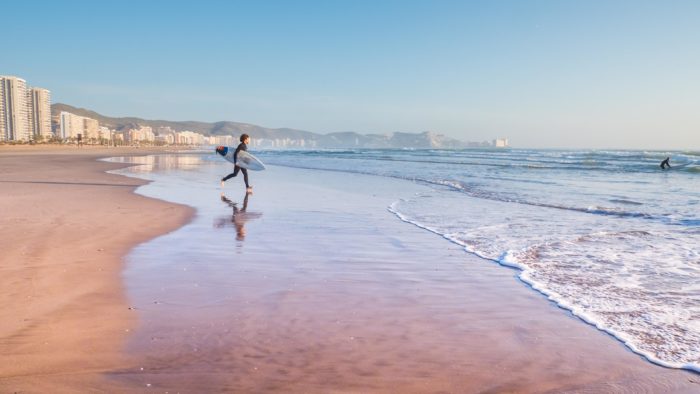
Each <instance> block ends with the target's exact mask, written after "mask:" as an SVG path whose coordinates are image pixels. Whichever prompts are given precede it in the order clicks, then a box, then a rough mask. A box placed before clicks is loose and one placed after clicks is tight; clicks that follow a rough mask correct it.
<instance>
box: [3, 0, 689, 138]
mask: <svg viewBox="0 0 700 394" xmlns="http://www.w3.org/2000/svg"><path fill="white" fill-rule="evenodd" d="M102 3H103V2H87V1H85V2H82V1H61V2H49V1H46V2H43V3H42V4H37V3H36V2H19V1H13V2H9V3H6V4H3V6H2V12H3V13H7V15H12V16H13V17H11V18H9V20H10V22H9V24H6V23H5V21H7V20H8V19H4V22H3V25H4V26H3V29H2V30H3V32H4V33H5V34H6V35H7V34H9V39H5V40H3V43H2V46H0V47H1V48H2V49H0V74H6V75H7V74H9V75H17V76H20V77H22V78H24V79H26V80H27V82H28V83H29V84H30V85H33V86H40V87H45V88H48V89H50V90H51V91H52V95H53V101H54V102H63V103H67V104H71V105H75V106H80V107H85V108H90V109H93V110H95V111H97V112H100V113H103V114H105V115H111V116H138V117H142V118H148V119H168V120H201V121H218V120H232V121H239V122H247V123H254V124H259V125H262V126H267V127H293V128H299V129H304V130H310V131H315V132H320V133H326V132H335V131H349V130H351V131H357V132H361V133H387V132H392V131H408V132H419V131H424V130H432V131H436V132H439V133H443V134H447V135H449V136H453V137H456V138H460V139H464V140H475V141H481V140H490V139H492V138H495V137H499V136H505V137H509V138H510V140H511V143H512V144H513V145H515V146H519V147H573V148H648V149H666V148H675V149H698V148H700V50H699V49H700V27H699V26H700V23H698V21H700V2H698V1H687V2H686V1H666V2H661V1H658V2H646V1H524V0H523V1H481V2H469V1H456V2H453V1H437V0H436V1H381V2H380V1H367V2H364V1H315V2H312V1H259V2H250V1H247V2H229V1H221V2H219V1H199V2H194V1H192V2H173V1H168V2H166V1H148V2H143V3H142V4H141V3H139V2H129V1H120V2H104V4H102Z"/></svg>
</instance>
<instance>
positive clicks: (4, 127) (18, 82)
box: [0, 76, 32, 141]
mask: <svg viewBox="0 0 700 394" xmlns="http://www.w3.org/2000/svg"><path fill="white" fill-rule="evenodd" d="M27 99H28V94H27V82H26V81H25V80H24V79H22V78H17V77H12V76H0V141H28V140H29V139H30V138H31V135H32V134H31V131H30V125H29V114H28V113H27V111H28V109H29V107H28V103H27Z"/></svg>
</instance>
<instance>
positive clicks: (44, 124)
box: [28, 88, 53, 138]
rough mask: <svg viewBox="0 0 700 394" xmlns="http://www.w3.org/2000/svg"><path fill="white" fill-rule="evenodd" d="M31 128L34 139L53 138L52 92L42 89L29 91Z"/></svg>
mask: <svg viewBox="0 0 700 394" xmlns="http://www.w3.org/2000/svg"><path fill="white" fill-rule="evenodd" d="M28 105H29V128H30V132H31V134H32V136H33V137H34V138H38V137H43V138H51V137H53V132H51V92H49V91H48V90H47V89H42V88H31V89H30V90H29V103H28Z"/></svg>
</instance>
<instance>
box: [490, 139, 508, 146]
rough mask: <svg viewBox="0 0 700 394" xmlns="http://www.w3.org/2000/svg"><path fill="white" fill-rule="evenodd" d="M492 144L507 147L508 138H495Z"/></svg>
mask: <svg viewBox="0 0 700 394" xmlns="http://www.w3.org/2000/svg"><path fill="white" fill-rule="evenodd" d="M492 145H493V146H494V147H496V148H507V147H508V138H496V139H495V140H493V142H492Z"/></svg>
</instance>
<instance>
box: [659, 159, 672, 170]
mask: <svg viewBox="0 0 700 394" xmlns="http://www.w3.org/2000/svg"><path fill="white" fill-rule="evenodd" d="M669 160H671V158H670V157H667V158H666V160H664V161H662V162H661V169H662V170H665V169H666V168H671V165H670V164H668V161H669Z"/></svg>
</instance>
